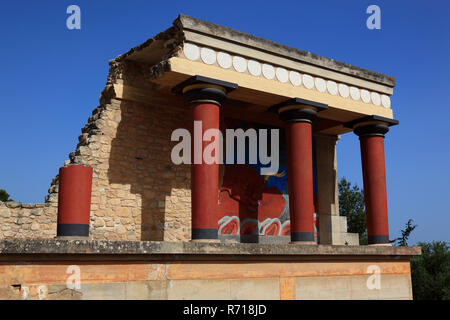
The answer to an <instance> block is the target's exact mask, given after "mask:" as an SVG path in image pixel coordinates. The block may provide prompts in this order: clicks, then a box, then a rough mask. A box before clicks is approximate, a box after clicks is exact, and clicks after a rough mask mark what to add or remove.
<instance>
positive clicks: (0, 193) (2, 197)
mask: <svg viewBox="0 0 450 320" xmlns="http://www.w3.org/2000/svg"><path fill="white" fill-rule="evenodd" d="M6 201H12V199H10V198H9V194H8V192H6V191H5V190H3V189H0V202H6Z"/></svg>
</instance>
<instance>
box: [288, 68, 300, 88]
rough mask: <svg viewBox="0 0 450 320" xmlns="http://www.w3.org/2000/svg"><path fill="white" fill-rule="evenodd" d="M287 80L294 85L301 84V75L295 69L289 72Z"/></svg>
mask: <svg viewBox="0 0 450 320" xmlns="http://www.w3.org/2000/svg"><path fill="white" fill-rule="evenodd" d="M289 80H290V81H291V83H292V84H293V85H294V86H296V87H298V86H299V85H301V84H302V76H301V75H300V73H298V72H297V71H291V72H289Z"/></svg>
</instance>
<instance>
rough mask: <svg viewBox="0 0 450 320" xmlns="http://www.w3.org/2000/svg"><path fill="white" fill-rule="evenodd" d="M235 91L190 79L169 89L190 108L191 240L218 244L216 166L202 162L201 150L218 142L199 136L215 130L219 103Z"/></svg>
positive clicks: (224, 84)
mask: <svg viewBox="0 0 450 320" xmlns="http://www.w3.org/2000/svg"><path fill="white" fill-rule="evenodd" d="M236 88H237V84H234V83H229V82H225V81H220V80H216V79H211V78H207V77H203V76H194V77H192V78H189V79H188V80H186V81H184V82H182V83H180V84H179V85H177V86H176V87H174V88H173V90H172V91H173V92H174V93H178V94H182V95H183V97H184V98H185V100H187V101H188V102H189V104H190V108H191V120H192V130H191V143H192V149H191V150H192V155H191V156H192V159H191V160H192V161H191V203H192V234H191V235H192V237H191V239H192V241H218V233H217V229H218V217H219V212H218V209H219V208H218V205H219V204H218V202H219V163H218V161H216V162H214V163H205V160H204V159H203V151H204V149H205V147H206V146H208V145H210V144H211V143H217V144H219V141H213V142H212V141H206V142H205V141H203V133H204V132H205V131H207V130H208V129H216V130H219V119H220V108H221V102H222V101H223V100H224V99H225V98H226V95H227V93H228V92H230V91H231V90H234V89H236ZM195 125H197V126H201V128H202V129H201V137H197V136H196V135H195V134H194V133H195V130H193V128H194V126H195ZM221 147H222V146H221V145H219V148H221ZM216 150H218V149H216ZM217 156H218V155H217Z"/></svg>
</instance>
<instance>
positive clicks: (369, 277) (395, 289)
mask: <svg viewBox="0 0 450 320" xmlns="http://www.w3.org/2000/svg"><path fill="white" fill-rule="evenodd" d="M418 254H420V248H419V247H383V246H327V245H323V246H320V247H317V246H293V245H290V244H284V245H273V244H271V245H262V244H248V243H247V244H240V243H235V244H231V243H229V244H220V243H212V244H211V243H192V242H187V243H176V242H142V241H139V242H132V241H126V242H122V241H92V240H89V241H88V240H84V241H79V240H69V241H67V240H39V241H37V240H35V241H15V240H12V241H0V274H1V275H4V276H1V277H0V300H1V299H187V300H190V299H227V300H229V299H287V300H294V299H333V300H334V299H411V298H412V290H411V270H410V262H409V261H410V258H411V256H414V255H418ZM237 256H238V257H239V258H238V259H237V258H236V257H237ZM2 261H7V262H8V263H1V262H2ZM74 261H76V262H74ZM74 264H76V265H74ZM75 270H77V271H75ZM374 270H376V274H375V273H374ZM75 272H77V273H78V275H79V278H78V279H79V281H80V282H79V287H76V288H74V287H68V286H67V280H68V279H69V277H71V278H72V280H73V279H74V278H73V275H74V274H75ZM69 283H72V282H69ZM368 283H370V284H372V285H371V287H369V285H368ZM374 284H375V285H376V287H374V286H373V285H374Z"/></svg>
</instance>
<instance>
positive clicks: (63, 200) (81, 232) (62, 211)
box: [57, 165, 92, 237]
mask: <svg viewBox="0 0 450 320" xmlns="http://www.w3.org/2000/svg"><path fill="white" fill-rule="evenodd" d="M91 191H92V168H91V167H86V166H82V165H70V166H68V167H62V168H60V169H59V191H58V225H57V236H58V237H89V220H90V210H91Z"/></svg>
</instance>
